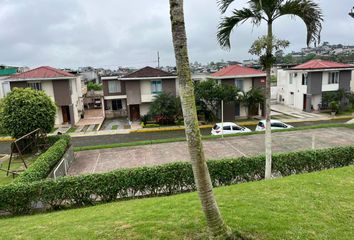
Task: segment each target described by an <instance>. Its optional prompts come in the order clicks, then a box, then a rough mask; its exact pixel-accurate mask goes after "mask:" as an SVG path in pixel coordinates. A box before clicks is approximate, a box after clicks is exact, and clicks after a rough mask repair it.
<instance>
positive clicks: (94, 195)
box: [0, 140, 354, 214]
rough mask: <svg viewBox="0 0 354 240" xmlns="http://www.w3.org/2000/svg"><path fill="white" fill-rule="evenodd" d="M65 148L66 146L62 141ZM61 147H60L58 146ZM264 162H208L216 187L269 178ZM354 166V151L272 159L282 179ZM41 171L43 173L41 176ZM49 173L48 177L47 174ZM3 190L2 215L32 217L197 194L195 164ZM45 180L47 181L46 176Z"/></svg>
mask: <svg viewBox="0 0 354 240" xmlns="http://www.w3.org/2000/svg"><path fill="white" fill-rule="evenodd" d="M58 144H61V140H59V141H58ZM54 146H58V145H56V144H55V145H54ZM264 162H265V157H264V156H255V157H241V158H237V159H225V160H218V161H215V160H214V161H208V163H207V164H208V167H209V171H210V176H211V178H212V183H213V186H223V185H230V184H235V183H241V182H247V181H254V180H260V179H263V178H264ZM353 163H354V146H348V147H337V148H330V149H322V150H314V151H313V150H308V151H300V152H291V153H280V154H275V155H274V156H273V171H274V173H277V174H278V175H281V176H288V175H290V174H297V173H303V172H312V171H318V170H323V169H328V168H335V167H343V166H347V165H351V164H353ZM41 171H42V170H41ZM43 173H44V171H43ZM33 176H34V177H33V178H30V177H29V176H28V181H27V183H24V182H25V181H16V182H15V183H12V184H9V185H6V186H3V187H0V210H4V211H8V212H11V213H13V214H25V213H29V212H31V209H32V204H34V203H37V202H41V203H42V204H44V206H47V207H49V208H51V209H60V208H63V207H65V206H67V205H69V206H70V205H72V206H86V205H93V204H95V203H97V202H98V201H101V202H110V201H114V200H116V199H117V198H134V197H143V196H156V195H161V194H165V195H169V194H175V193H180V192H186V191H193V190H195V183H194V179H193V172H192V167H191V165H190V163H188V162H177V163H171V164H166V165H160V166H154V167H142V168H135V169H120V170H115V171H112V172H109V173H103V174H89V175H81V176H77V177H63V178H60V179H58V180H55V181H54V180H41V181H34V182H31V181H32V180H33V179H40V178H41V177H39V176H38V177H37V175H35V174H34V175H33ZM42 176H44V175H42Z"/></svg>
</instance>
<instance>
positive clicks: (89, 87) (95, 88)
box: [87, 82, 102, 91]
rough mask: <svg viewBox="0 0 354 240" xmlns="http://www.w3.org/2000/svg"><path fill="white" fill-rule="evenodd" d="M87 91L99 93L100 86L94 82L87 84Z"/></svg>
mask: <svg viewBox="0 0 354 240" xmlns="http://www.w3.org/2000/svg"><path fill="white" fill-rule="evenodd" d="M87 90H89V91H91V90H93V91H101V90H102V84H97V83H94V82H89V83H88V84H87Z"/></svg>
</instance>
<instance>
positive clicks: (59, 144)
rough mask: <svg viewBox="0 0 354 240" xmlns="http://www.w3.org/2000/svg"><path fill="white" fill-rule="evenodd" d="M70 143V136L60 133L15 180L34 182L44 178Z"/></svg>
mask: <svg viewBox="0 0 354 240" xmlns="http://www.w3.org/2000/svg"><path fill="white" fill-rule="evenodd" d="M69 143H70V137H69V136H67V135H62V136H61V137H60V139H59V140H57V141H56V142H55V143H54V144H53V146H51V147H50V148H49V149H48V150H47V151H46V152H45V153H43V154H41V155H40V156H39V157H38V158H37V159H36V160H35V162H34V163H33V164H32V165H31V166H29V168H27V169H26V171H25V172H23V173H22V174H21V175H19V176H18V177H17V178H16V179H15V182H21V183H26V182H34V181H39V180H41V179H44V178H46V177H47V176H48V174H49V173H50V172H51V171H52V169H53V167H54V166H55V165H56V164H57V163H58V162H59V161H60V159H61V158H62V156H63V155H64V153H65V151H66V150H67V148H68V146H69Z"/></svg>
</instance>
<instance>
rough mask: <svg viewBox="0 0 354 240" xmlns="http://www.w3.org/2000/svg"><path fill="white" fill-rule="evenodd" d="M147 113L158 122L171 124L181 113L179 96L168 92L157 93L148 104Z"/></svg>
mask: <svg viewBox="0 0 354 240" xmlns="http://www.w3.org/2000/svg"><path fill="white" fill-rule="evenodd" d="M149 115H151V116H152V117H153V118H155V120H156V122H157V123H159V124H173V123H174V122H175V120H177V118H178V117H179V116H180V115H181V104H180V100H179V98H178V97H175V96H173V95H172V94H170V93H161V94H158V95H157V96H156V97H155V99H154V101H153V102H152V103H151V105H150V109H149Z"/></svg>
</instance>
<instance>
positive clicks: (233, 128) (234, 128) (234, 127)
mask: <svg viewBox="0 0 354 240" xmlns="http://www.w3.org/2000/svg"><path fill="white" fill-rule="evenodd" d="M232 130H234V131H240V130H242V128H241V127H238V126H233V127H232Z"/></svg>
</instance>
